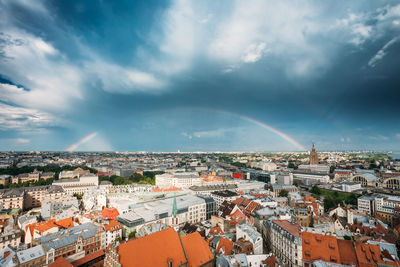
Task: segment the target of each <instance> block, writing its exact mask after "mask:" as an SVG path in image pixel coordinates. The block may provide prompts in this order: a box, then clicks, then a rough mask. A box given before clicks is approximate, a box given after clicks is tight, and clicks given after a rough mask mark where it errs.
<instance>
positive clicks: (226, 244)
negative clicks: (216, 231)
mask: <svg viewBox="0 0 400 267" xmlns="http://www.w3.org/2000/svg"><path fill="white" fill-rule="evenodd" d="M233 244H234V243H233V242H232V241H231V240H229V239H226V238H224V237H221V240H220V241H219V243H218V247H217V249H216V252H217V253H218V254H221V252H223V253H222V254H224V255H231V254H232V249H233Z"/></svg>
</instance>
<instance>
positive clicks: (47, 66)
mask: <svg viewBox="0 0 400 267" xmlns="http://www.w3.org/2000/svg"><path fill="white" fill-rule="evenodd" d="M2 38H3V40H4V39H5V45H4V46H3V47H2V52H3V54H4V57H5V59H3V62H2V64H0V73H2V75H4V76H6V77H11V79H12V81H13V82H14V83H16V84H22V85H23V86H24V87H25V88H28V89H29V90H23V89H22V88H18V87H15V86H7V85H1V88H0V97H1V98H2V99H4V100H6V101H10V102H13V103H15V104H17V105H22V106H26V107H31V108H36V109H42V110H47V111H49V110H51V111H61V110H65V109H68V108H69V107H70V106H69V105H68V102H69V100H71V99H81V98H82V92H81V81H82V77H81V72H80V70H79V68H78V67H76V66H72V65H71V64H69V63H68V62H67V61H66V60H65V59H64V58H63V56H62V55H60V53H59V51H57V50H56V49H55V48H54V47H53V46H52V45H51V44H49V43H47V42H45V41H44V40H43V39H41V38H39V37H36V36H33V35H31V34H28V33H26V32H23V31H20V30H17V29H10V30H8V31H6V32H5V33H3V35H2Z"/></svg>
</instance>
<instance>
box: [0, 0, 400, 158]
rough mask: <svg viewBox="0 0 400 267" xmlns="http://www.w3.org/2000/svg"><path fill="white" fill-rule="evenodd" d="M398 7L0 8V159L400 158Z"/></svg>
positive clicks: (5, 1) (23, 4) (13, 4)
mask: <svg viewBox="0 0 400 267" xmlns="http://www.w3.org/2000/svg"><path fill="white" fill-rule="evenodd" d="M399 34H400V3H399V2H398V1H381V0H370V1H362V0H360V1H347V0H339V1H267V0H265V1H258V0H255V1H253V0H249V1H232V0H226V1H218V0H217V1H216V0H213V1H180V0H177V1H153V0H146V1H105V0H103V1H73V0H69V1H54V0H52V1H30V0H0V150H17V151H27V150H47V151H49V150H51V151H54V150H69V151H111V150H113V151H178V150H180V151H302V150H310V148H311V146H312V143H315V144H316V147H317V150H320V151H321V150H331V151H332V150H333V151H342V150H395V151H396V150H397V151H398V150H400V116H399V115H400V76H399V73H400V60H399V59H400V35H399Z"/></svg>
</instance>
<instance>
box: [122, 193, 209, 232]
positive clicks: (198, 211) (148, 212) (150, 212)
mask: <svg viewBox="0 0 400 267" xmlns="http://www.w3.org/2000/svg"><path fill="white" fill-rule="evenodd" d="M173 203H174V198H167V199H163V200H156V201H151V202H146V203H141V204H137V205H135V206H134V207H133V208H132V209H130V211H128V212H126V213H124V214H121V215H120V216H118V221H119V222H121V224H122V226H123V227H124V228H125V235H128V234H129V233H130V232H131V231H133V230H135V229H136V230H137V232H139V231H140V228H141V227H143V226H145V225H148V224H151V223H155V222H157V223H163V224H165V225H167V226H183V225H184V224H185V223H186V222H189V223H197V222H201V221H204V220H205V219H206V201H205V200H204V199H203V198H200V197H197V196H193V195H183V196H177V197H176V204H177V214H176V218H175V220H174V221H173V219H174V218H173V215H172V210H173Z"/></svg>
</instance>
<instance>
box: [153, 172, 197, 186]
mask: <svg viewBox="0 0 400 267" xmlns="http://www.w3.org/2000/svg"><path fill="white" fill-rule="evenodd" d="M200 184H201V177H200V176H199V174H198V173H197V172H175V173H164V174H158V175H156V186H159V187H179V188H187V187H190V186H193V185H200Z"/></svg>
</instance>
